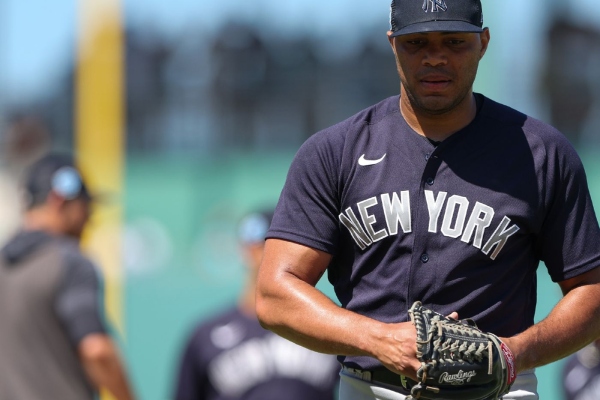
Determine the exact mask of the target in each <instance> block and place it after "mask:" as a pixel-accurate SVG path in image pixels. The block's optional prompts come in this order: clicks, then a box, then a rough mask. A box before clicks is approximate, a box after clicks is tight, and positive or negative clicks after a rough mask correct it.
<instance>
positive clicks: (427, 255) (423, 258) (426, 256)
mask: <svg viewBox="0 0 600 400" xmlns="http://www.w3.org/2000/svg"><path fill="white" fill-rule="evenodd" d="M421 261H422V262H424V263H426V262H427V261H429V254H427V253H423V254H421Z"/></svg>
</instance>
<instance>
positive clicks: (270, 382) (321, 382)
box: [175, 210, 340, 400]
mask: <svg viewBox="0 0 600 400" xmlns="http://www.w3.org/2000/svg"><path fill="white" fill-rule="evenodd" d="M272 216H273V211H272V210H267V211H259V212H253V213H250V214H248V215H246V216H245V217H244V218H243V219H242V220H241V221H240V224H239V227H238V238H239V242H240V246H241V251H242V255H243V258H244V263H245V264H246V266H247V276H246V284H245V285H244V289H243V291H242V293H241V295H240V296H239V298H238V302H237V304H236V305H235V306H234V307H232V308H229V309H227V310H226V311H224V312H221V313H219V314H218V315H216V316H213V317H212V318H210V319H208V320H203V321H201V322H200V323H199V324H198V325H197V327H196V328H195V329H194V331H193V333H192V334H191V336H190V337H189V339H188V341H187V343H186V345H185V350H184V351H183V354H182V356H181V360H180V366H179V371H178V376H177V383H176V387H175V399H176V400H225V399H227V400H234V399H235V400H242V399H243V400H280V399H286V400H307V399H310V400H332V399H334V398H335V396H336V386H337V382H338V373H339V370H340V367H339V364H338V362H337V360H336V359H335V357H334V356H330V355H326V354H320V353H316V352H313V351H310V350H308V349H305V348H303V347H300V346H298V345H296V344H295V343H292V342H289V341H287V340H285V339H283V338H281V337H279V336H277V335H275V334H273V333H272V332H269V331H267V330H265V329H263V328H262V327H261V326H260V325H259V323H258V320H257V318H256V314H255V306H254V305H255V302H254V299H255V281H256V273H257V271H258V267H259V265H260V262H261V260H262V254H263V249H264V244H265V235H266V233H267V230H268V228H269V225H270V223H271V219H272Z"/></svg>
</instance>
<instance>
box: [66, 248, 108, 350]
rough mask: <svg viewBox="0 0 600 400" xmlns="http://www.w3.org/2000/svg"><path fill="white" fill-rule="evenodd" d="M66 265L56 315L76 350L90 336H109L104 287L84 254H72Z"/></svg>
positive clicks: (68, 255)
mask: <svg viewBox="0 0 600 400" xmlns="http://www.w3.org/2000/svg"><path fill="white" fill-rule="evenodd" d="M65 262H66V264H65V271H64V275H63V280H62V284H61V285H60V287H59V290H58V293H57V297H56V312H57V314H58V316H59V318H60V320H61V321H62V322H63V324H64V326H65V328H66V331H67V334H68V335H69V338H70V340H71V342H72V343H73V344H74V345H75V346H76V345H78V344H79V342H80V341H81V340H82V339H83V338H84V337H85V336H87V335H89V334H92V333H106V328H105V325H104V321H103V318H102V312H101V304H102V302H101V301H102V295H101V290H100V287H101V285H100V278H99V275H98V271H97V269H96V267H95V265H94V264H93V263H92V262H91V261H90V260H88V259H87V258H85V257H84V256H82V255H81V254H75V253H69V254H67V255H66V257H65Z"/></svg>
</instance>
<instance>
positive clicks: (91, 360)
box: [79, 334, 135, 400]
mask: <svg viewBox="0 0 600 400" xmlns="http://www.w3.org/2000/svg"><path fill="white" fill-rule="evenodd" d="M79 353H80V357H81V360H82V363H83V366H84V369H85V371H86V373H87V375H88V377H89V379H90V381H91V382H93V383H94V385H95V386H96V387H98V388H104V389H106V390H108V391H109V392H110V393H111V394H112V395H113V396H114V397H115V398H116V399H118V400H133V399H134V398H135V397H134V395H133V391H132V390H131V388H130V385H129V383H128V380H127V377H126V374H125V369H124V368H123V365H122V363H121V360H120V357H119V355H118V352H117V349H116V347H115V346H114V344H113V343H112V340H111V339H110V338H109V337H108V336H106V335H103V334H94V335H89V336H88V337H86V338H84V339H83V340H82V342H81V343H80V345H79Z"/></svg>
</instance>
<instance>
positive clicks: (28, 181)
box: [25, 154, 92, 208]
mask: <svg viewBox="0 0 600 400" xmlns="http://www.w3.org/2000/svg"><path fill="white" fill-rule="evenodd" d="M25 191H26V193H27V195H28V199H27V203H28V204H27V205H28V207H29V208H31V207H33V206H36V205H39V204H42V203H44V202H45V201H46V198H47V197H48V194H50V192H54V193H56V194H57V195H59V196H61V197H62V198H64V199H65V200H73V199H76V198H84V199H86V200H92V196H91V195H90V192H89V191H88V188H87V186H86V185H85V183H84V181H83V178H82V177H81V173H80V172H79V170H78V169H77V167H76V166H75V162H74V160H73V158H72V157H71V156H69V155H66V154H48V155H46V156H44V157H42V158H41V159H39V160H38V161H36V162H35V163H33V164H32V165H31V166H30V167H29V169H28V171H27V175H26V177H25Z"/></svg>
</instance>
